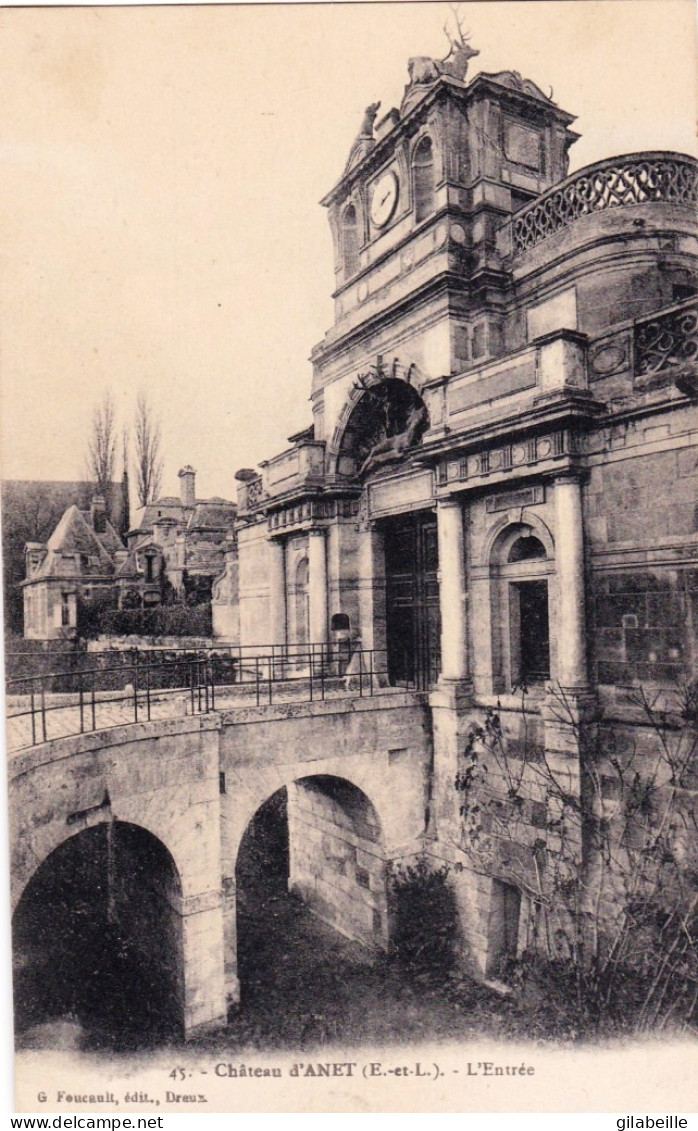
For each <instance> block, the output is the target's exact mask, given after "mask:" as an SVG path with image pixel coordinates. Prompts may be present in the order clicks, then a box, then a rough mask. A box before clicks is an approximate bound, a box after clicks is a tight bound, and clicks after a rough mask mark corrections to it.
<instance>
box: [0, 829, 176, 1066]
mask: <svg viewBox="0 0 698 1131" xmlns="http://www.w3.org/2000/svg"><path fill="white" fill-rule="evenodd" d="M12 934H13V952H14V962H15V969H14V1004H15V1029H16V1032H17V1041H18V1044H19V1045H24V1046H33V1047H46V1046H47V1045H49V1046H50V1045H58V1046H61V1045H65V1044H69V1045H70V1046H71V1047H76V1046H77V1047H83V1048H98V1047H107V1048H115V1049H118V1048H132V1047H140V1046H144V1045H146V1046H147V1045H153V1044H157V1043H158V1042H161V1041H162V1040H164V1039H167V1038H168V1037H174V1036H181V1034H182V1033H183V1023H184V1008H183V1002H184V968H183V955H182V920H181V882H180V877H179V873H178V870H177V867H176V864H175V862H174V859H173V857H172V855H171V853H170V852H169V850H168V849H167V848H166V847H165V845H164V844H163V843H162V841H160V840H159V839H158V838H157V837H155V836H154V835H153V834H152V833H150V832H149V831H148V830H146V829H144V828H143V827H141V826H140V825H134V824H130V823H128V822H122V821H104V822H101V823H99V824H97V825H93V826H91V827H90V828H87V829H82V830H81V831H79V832H77V833H75V834H74V835H73V836H70V837H69V838H68V839H67V840H64V841H62V843H61V844H60V845H58V847H56V848H55V849H54V850H53V851H52V852H51V853H49V855H48V856H47V857H46V858H45V859H44V861H43V862H42V863H41V864H40V865H39V867H38V868H37V869H36V871H35V872H34V874H33V875H32V877H31V879H30V880H29V882H28V883H27V885H26V887H25V888H24V891H23V893H22V895H21V897H20V899H19V902H18V904H17V907H16V909H15V912H14V915H13V920H12Z"/></svg>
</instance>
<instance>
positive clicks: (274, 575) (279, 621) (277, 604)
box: [267, 538, 286, 646]
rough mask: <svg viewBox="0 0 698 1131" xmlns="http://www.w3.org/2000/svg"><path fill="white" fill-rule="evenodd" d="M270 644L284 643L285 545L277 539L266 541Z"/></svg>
mask: <svg viewBox="0 0 698 1131" xmlns="http://www.w3.org/2000/svg"><path fill="white" fill-rule="evenodd" d="M267 552H268V554H269V633H270V640H269V643H270V644H280V645H282V646H283V645H285V644H286V547H285V545H284V543H283V542H282V541H281V540H279V539H274V538H272V539H270V540H269V542H268V551H267Z"/></svg>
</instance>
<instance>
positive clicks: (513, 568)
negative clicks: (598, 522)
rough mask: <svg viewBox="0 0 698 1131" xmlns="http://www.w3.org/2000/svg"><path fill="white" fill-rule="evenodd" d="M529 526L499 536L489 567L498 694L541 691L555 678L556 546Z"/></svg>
mask: <svg viewBox="0 0 698 1131" xmlns="http://www.w3.org/2000/svg"><path fill="white" fill-rule="evenodd" d="M543 538H544V535H543V533H542V532H541V531H538V532H537V533H534V527H533V526H531V525H530V524H528V523H525V522H524V523H514V524H512V525H511V526H508V527H507V528H505V530H503V531H502V532H501V533H500V534H499V536H498V537H497V539H496V541H495V543H494V546H493V549H492V560H491V566H490V577H491V586H492V594H491V596H492V627H493V641H492V655H493V675H494V690H495V691H497V692H502V691H511V690H513V689H515V688H520V687H526V688H528V689H529V690H535V689H536V688H537V687H540V688H542V686H543V684H544V683H545V681H546V680H548V679H550V677H551V670H552V650H553V649H552V643H553V642H552V640H551V632H550V621H551V615H550V603H551V593H550V592H549V577H550V574H551V573H552V544H550V545H549V546H546V544H545V542H544V540H543Z"/></svg>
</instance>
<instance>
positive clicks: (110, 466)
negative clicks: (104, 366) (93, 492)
mask: <svg viewBox="0 0 698 1131" xmlns="http://www.w3.org/2000/svg"><path fill="white" fill-rule="evenodd" d="M116 444H117V433H116V410H115V408H114V398H113V397H112V394H111V391H110V390H107V392H106V393H105V394H104V399H103V400H102V402H101V403H100V404H98V405H97V407H96V408H95V410H94V412H93V414H92V430H91V432H90V436H89V439H88V442H87V472H88V476H89V478H90V479H91V480H92V481H93V482H94V484H95V487H96V489H97V493H98V494H100V495H101V496H102V497H103V499H104V501H105V503H106V505H107V509H108V510H111V503H112V498H111V494H112V484H113V482H114V468H115V464H116Z"/></svg>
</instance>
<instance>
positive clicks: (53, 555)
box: [32, 504, 122, 581]
mask: <svg viewBox="0 0 698 1131" xmlns="http://www.w3.org/2000/svg"><path fill="white" fill-rule="evenodd" d="M121 547H122V543H121V541H120V539H119V536H118V535H117V533H116V531H115V530H114V528H113V526H112V525H111V523H109V522H108V521H107V522H106V525H105V530H104V532H103V533H102V534H96V533H95V531H94V530H93V529H92V526H91V524H90V522H88V520H87V518H86V517H85V514H84V513H83V512H82V511H80V510H79V509H78V508H77V506H75V504H73V505H72V506H70V507H68V509H67V510H66V511H64V512H63V515H62V517H61V519H60V521H59V523H58V525H57V526H56V528H55V530H54V531H53V533H52V534H51V537H50V538H49V540H48V542H47V543H46V550H47V554H46V557H45V558H44V560H43V562H42V563H41V565H40V567H39V569H38V570H37V571H36V573H35V574H34V576H33V577H32V581H37V580H40V579H42V578H47V577H78V576H85V575H95V574H99V575H105V574H106V575H108V574H112V573H113V572H114V562H113V558H112V552H113V550H114V549H120V548H121ZM77 555H80V556H81V557H87V559H88V562H87V565H85V564H84V562H82V561H81V562H79V563H78V562H76V561H75V560H74V559H75V556H77Z"/></svg>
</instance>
